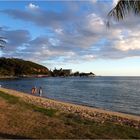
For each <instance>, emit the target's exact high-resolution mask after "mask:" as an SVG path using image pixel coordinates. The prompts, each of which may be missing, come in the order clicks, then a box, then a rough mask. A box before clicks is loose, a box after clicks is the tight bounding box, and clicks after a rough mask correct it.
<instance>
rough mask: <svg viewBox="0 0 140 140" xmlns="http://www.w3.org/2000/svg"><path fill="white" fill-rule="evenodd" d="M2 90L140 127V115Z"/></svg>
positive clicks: (87, 116)
mask: <svg viewBox="0 0 140 140" xmlns="http://www.w3.org/2000/svg"><path fill="white" fill-rule="evenodd" d="M0 91H2V92H5V93H7V94H10V95H14V96H18V97H20V98H22V100H24V101H25V102H28V103H31V104H34V105H38V106H41V107H44V108H54V109H57V110H60V111H62V112H64V113H74V114H77V115H80V116H81V117H82V118H85V119H89V120H94V121H96V122H100V123H104V122H106V121H108V122H114V123H117V124H121V125H128V126H131V127H135V128H138V129H140V116H136V115H131V114H125V113H120V112H114V111H108V110H104V109H100V108H94V107H88V106H84V105H77V104H73V103H67V102H63V101H57V100H54V99H48V98H43V97H39V96H33V95H30V94H27V93H24V92H20V91H16V90H12V89H7V88H3V87H0Z"/></svg>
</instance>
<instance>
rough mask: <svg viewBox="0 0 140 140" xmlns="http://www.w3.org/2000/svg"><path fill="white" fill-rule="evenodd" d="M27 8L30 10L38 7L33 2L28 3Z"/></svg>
mask: <svg viewBox="0 0 140 140" xmlns="http://www.w3.org/2000/svg"><path fill="white" fill-rule="evenodd" d="M27 8H28V9H30V10H36V9H39V6H38V5H35V4H33V3H29V5H28V6H27Z"/></svg>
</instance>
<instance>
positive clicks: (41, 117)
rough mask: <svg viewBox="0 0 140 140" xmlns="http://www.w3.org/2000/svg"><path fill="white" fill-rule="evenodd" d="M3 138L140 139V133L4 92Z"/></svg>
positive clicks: (0, 111)
mask: <svg viewBox="0 0 140 140" xmlns="http://www.w3.org/2000/svg"><path fill="white" fill-rule="evenodd" d="M0 120H1V121H0V126H1V127H0V138H17V139H20V138H46V139H48V138H50V139H52V138H57V139H64V138H69V139H70V138H71V139H72V138H73V139H74V138H79V139H81V138H96V139H97V138H107V139H110V138H111V139H112V138H123V139H124V138H125V139H136V138H138V139H140V130H139V129H135V128H131V127H128V126H125V125H123V126H121V125H118V124H115V123H112V122H105V123H104V124H101V123H99V122H95V121H91V120H86V119H83V118H81V117H80V116H78V115H76V114H72V113H63V112H61V111H59V110H56V109H52V108H49V109H46V108H43V107H39V106H36V105H32V104H30V103H27V102H25V101H23V100H22V99H21V98H20V97H16V96H13V95H9V94H6V93H4V92H0Z"/></svg>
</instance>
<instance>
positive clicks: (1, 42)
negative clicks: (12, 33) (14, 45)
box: [0, 37, 6, 48]
mask: <svg viewBox="0 0 140 140" xmlns="http://www.w3.org/2000/svg"><path fill="white" fill-rule="evenodd" d="M5 44H6V40H5V38H3V37H0V48H4V47H5Z"/></svg>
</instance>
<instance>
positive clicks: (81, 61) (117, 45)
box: [0, 0, 140, 76]
mask: <svg viewBox="0 0 140 140" xmlns="http://www.w3.org/2000/svg"><path fill="white" fill-rule="evenodd" d="M116 3H117V0H89V1H87V0H86V1H80V0H78V1H74V0H72V1H64V0H63V1H37V0H36V1H29V0H28V1H0V35H1V36H4V37H6V38H7V41H8V42H7V45H6V47H5V48H4V49H1V50H0V56H1V57H16V58H21V59H25V60H31V61H34V62H37V63H39V64H43V65H45V66H46V67H48V68H49V69H54V68H55V67H56V68H70V69H72V70H73V71H80V72H90V71H92V72H94V73H95V74H97V75H106V76H107V75H111V76H112V75H114V76H122V75H124V76H140V65H139V63H140V57H139V56H140V31H139V29H140V25H139V22H140V17H135V16H134V15H132V14H130V15H128V16H127V17H126V19H125V20H123V21H120V22H119V23H118V22H116V21H114V20H113V19H112V20H111V27H110V28H109V29H108V28H107V27H106V21H107V13H108V12H109V11H110V10H111V8H112V7H114V6H115V4H116Z"/></svg>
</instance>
